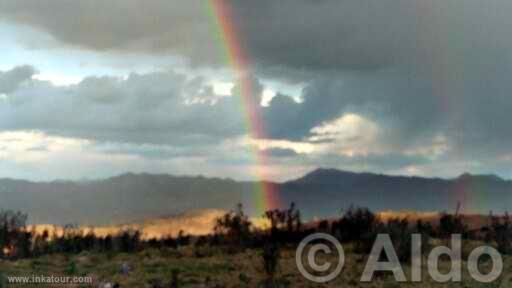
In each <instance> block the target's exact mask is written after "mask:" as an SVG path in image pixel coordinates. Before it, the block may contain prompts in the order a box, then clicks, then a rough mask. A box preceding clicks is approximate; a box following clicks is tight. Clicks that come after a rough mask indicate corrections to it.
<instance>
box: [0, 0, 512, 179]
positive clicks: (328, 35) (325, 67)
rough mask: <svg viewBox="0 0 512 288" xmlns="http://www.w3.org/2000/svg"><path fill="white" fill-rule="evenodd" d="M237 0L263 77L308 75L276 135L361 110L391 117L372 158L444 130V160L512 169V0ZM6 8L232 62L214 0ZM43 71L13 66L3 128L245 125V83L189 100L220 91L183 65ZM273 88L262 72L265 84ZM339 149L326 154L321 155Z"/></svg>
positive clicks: (278, 107)
mask: <svg viewBox="0 0 512 288" xmlns="http://www.w3.org/2000/svg"><path fill="white" fill-rule="evenodd" d="M226 3H228V4H229V5H230V7H231V8H232V11H233V19H231V20H232V23H233V24H234V27H235V28H236V29H237V30H238V32H239V33H238V34H239V35H238V36H239V37H240V43H239V44H240V45H241V47H242V49H243V50H244V51H245V52H247V54H248V57H249V60H250V62H252V63H254V66H255V67H253V68H255V70H256V76H255V77H261V78H267V79H269V78H270V79H271V80H275V79H278V80H283V79H284V80H287V81H301V82H303V83H304V84H305V86H306V88H305V89H304V91H303V93H302V95H301V97H302V102H300V103H298V102H296V101H294V100H293V99H292V98H290V97H288V96H287V95H283V94H278V95H277V96H276V97H275V98H274V99H273V100H272V101H271V102H270V106H269V107H264V108H261V112H262V115H263V120H264V123H265V126H266V131H267V134H268V136H270V137H271V138H273V139H286V140H300V141H309V140H308V139H309V137H311V136H312V133H311V130H312V129H313V128H314V127H317V126H319V125H322V124H324V123H326V122H328V121H332V120H334V119H336V118H339V117H341V116H343V115H344V114H347V113H356V114H358V115H361V116H363V117H365V118H367V119H369V120H370V121H372V122H373V123H376V125H378V127H379V129H380V132H381V134H380V135H379V138H378V145H381V146H385V147H386V148H387V153H388V154H389V155H388V156H386V155H384V156H383V155H381V156H379V157H380V158H378V157H377V156H376V157H377V158H375V159H372V160H371V161H370V162H372V163H375V165H377V166H379V167H381V168H382V169H385V168H386V167H398V166H407V165H413V164H414V163H417V164H418V165H425V162H424V161H423V159H417V158H414V157H418V156H407V157H410V158H407V159H405V160H403V161H402V160H401V161H399V162H400V163H401V164H400V165H398V164H396V163H395V162H394V159H396V158H401V157H398V156H397V155H398V154H400V152H401V151H409V150H414V149H417V148H418V147H419V148H421V147H423V146H428V145H430V144H429V143H431V142H432V139H435V138H436V137H439V136H440V135H441V136H442V137H444V138H443V139H444V141H445V142H446V143H445V144H446V145H447V147H449V149H448V151H447V152H445V154H442V156H438V157H442V158H443V160H444V161H452V162H455V161H460V162H468V161H470V160H471V161H472V162H478V163H481V165H484V166H485V167H489V169H493V168H492V167H497V168H496V169H499V170H500V171H505V170H506V168H505V167H507V165H508V163H510V160H499V159H502V158H503V159H509V158H507V157H508V156H507V155H509V154H510V148H509V147H510V146H511V145H512V133H511V132H510V128H509V126H510V124H509V122H510V116H509V114H510V111H511V110H512V98H511V97H510V96H509V93H510V91H512V84H510V83H512V82H511V81H510V80H509V79H508V78H509V77H510V75H512V38H511V37H509V34H510V32H509V30H510V29H509V27H510V25H509V24H510V23H511V21H510V20H509V18H510V17H509V15H508V14H509V11H511V10H512V9H511V8H512V2H510V1H506V0H491V1H485V2H482V1H479V0H467V1H464V3H460V1H456V0H426V1H408V0H398V1H393V0H382V1H339V0H322V1H311V0H282V1H274V0H260V1H229V2H226ZM55 11H59V13H55ZM98 11H101V13H99V12H98ZM0 19H2V20H6V21H11V22H14V23H21V24H28V25H31V26H32V27H34V28H36V29H39V30H42V31H45V32H47V33H49V34H50V35H52V36H53V37H54V38H55V39H57V40H58V41H60V42H61V43H64V45H73V46H78V47H81V48H83V49H90V50H96V51H114V52H119V53H121V54H122V53H123V52H128V53H132V52H135V53H145V54H152V55H160V54H163V53H164V54H165V53H170V54H176V55H180V56H183V57H186V58H188V59H193V62H194V63H195V64H197V65H199V66H201V67H204V66H209V65H212V64H224V62H223V61H224V59H223V58H222V56H223V55H224V51H222V50H221V49H223V48H222V45H219V42H218V36H219V35H218V34H217V33H218V30H217V28H218V27H215V25H214V21H213V19H212V15H211V10H210V8H209V7H208V6H207V4H206V3H205V1H202V0H190V1H178V0H172V1H164V0H154V1H148V2H147V3H144V6H141V4H140V3H139V1H135V0H124V1H121V0H115V1H99V0H93V1H90V0H89V1H85V0H77V1H50V0H44V1H41V0H19V1H8V0H0ZM33 74H34V71H33V69H32V68H30V67H24V68H17V70H16V69H15V70H12V71H8V72H4V73H0V93H3V94H8V101H0V127H1V128H2V129H4V130H6V129H38V130H43V131H47V132H51V133H56V134H59V135H66V136H73V137H83V138H88V139H96V140H101V141H118V142H133V143H153V144H163V143H165V144H169V143H172V144H173V145H192V146H193V145H200V144H197V143H211V142H213V143H215V142H218V141H220V140H222V139H229V138H232V137H236V136H239V135H241V134H242V133H245V129H244V126H243V125H242V121H243V117H241V115H239V113H241V112H240V111H239V110H240V104H239V103H237V101H236V99H237V98H236V97H235V98H221V99H220V100H218V102H216V104H215V105H211V104H210V103H196V104H194V105H185V104H184V103H183V97H182V96H183V94H187V95H195V96H197V97H208V95H203V94H209V93H210V94H211V91H208V89H203V90H202V92H200V91H199V90H201V89H199V88H204V87H202V86H203V82H204V81H203V80H201V79H200V80H196V81H197V82H195V83H192V82H190V81H189V80H187V79H184V77H183V76H182V75H178V74H175V73H151V74H147V75H136V74H134V75H132V76H130V78H128V79H127V80H120V79H115V78H97V77H90V78H88V79H85V80H84V81H83V82H82V83H80V84H79V85H77V86H73V87H70V88H58V87H53V86H52V85H50V84H48V83H44V82H39V81H32V80H30V78H31V76H32V75H33ZM254 82H255V83H256V82H257V81H256V80H254ZM21 83H24V85H22V86H20V84H21ZM194 87H196V88H194ZM261 89H262V87H261V86H260V85H256V86H255V90H256V92H260V91H261ZM183 91H187V92H186V93H184V92H183ZM235 91H236V89H235ZM278 92H279V91H278ZM202 93H203V94H202ZM254 94H255V95H259V93H254ZM253 100H254V102H257V101H258V100H259V98H258V99H253ZM63 119H64V120H63ZM354 143H356V144H355V145H357V143H358V142H357V141H355V142H354ZM375 145H377V144H375ZM142 153H145V152H144V151H143V152H142ZM149 153H152V152H149ZM393 153H395V154H393ZM278 154H279V153H278ZM400 155H401V154H400ZM506 156H507V157H506ZM402 157H406V156H403V155H402ZM411 157H412V158H411ZM290 158H292V157H290ZM293 158H296V157H293ZM333 159H337V160H336V161H338V160H339V163H349V164H350V163H352V162H350V161H356V160H357V161H359V162H360V163H364V162H365V160H364V159H361V158H356V160H353V159H354V158H350V159H349V158H347V159H339V158H333ZM510 159H512V158H510ZM325 161H327V159H323V160H322V159H318V165H319V166H321V165H322V163H327V162H325ZM368 161H369V160H368ZM397 161H398V160H397ZM431 161H441V160H431ZM497 161H498V162H497ZM499 161H505V162H499ZM503 163H505V164H503ZM438 166H439V165H438ZM485 167H484V168H478V169H482V170H484V169H485Z"/></svg>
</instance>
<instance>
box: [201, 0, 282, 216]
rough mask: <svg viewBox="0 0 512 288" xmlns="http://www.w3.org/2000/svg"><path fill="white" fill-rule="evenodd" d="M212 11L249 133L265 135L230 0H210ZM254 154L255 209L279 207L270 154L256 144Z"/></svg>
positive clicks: (248, 65)
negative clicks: (271, 179)
mask: <svg viewBox="0 0 512 288" xmlns="http://www.w3.org/2000/svg"><path fill="white" fill-rule="evenodd" d="M207 2H208V5H209V9H208V10H209V11H210V14H211V15H212V18H213V20H214V22H215V27H217V29H218V30H219V31H218V32H219V33H217V35H219V40H220V43H221V46H222V49H223V50H224V51H226V61H227V63H229V65H230V67H231V68H232V69H233V71H234V72H235V75H236V79H237V81H238V85H237V86H238V87H239V89H240V91H239V94H240V95H239V96H240V98H241V102H242V105H241V106H242V108H243V113H244V115H245V119H246V124H247V125H246V126H247V130H248V131H249V135H250V137H252V138H254V139H266V138H268V137H265V136H266V135H265V127H264V123H263V121H262V118H261V104H260V103H259V99H260V97H259V95H254V92H255V91H256V89H255V87H254V81H253V80H252V77H250V76H251V65H250V61H249V57H248V56H247V55H246V53H245V51H247V50H246V49H244V47H243V46H242V41H240V39H239V38H238V35H240V34H239V33H238V31H237V29H236V25H235V23H234V21H233V14H232V12H233V11H232V10H231V7H230V5H229V0H207ZM253 156H254V160H255V164H256V171H255V176H256V177H257V179H259V180H260V181H258V183H259V184H257V187H256V193H255V195H256V201H255V203H256V204H255V207H254V208H255V209H256V212H257V213H263V212H265V211H266V210H269V209H274V208H278V207H280V204H281V203H280V201H279V197H278V194H277V191H276V189H275V186H274V185H273V184H272V183H269V182H266V181H264V179H268V178H267V176H268V175H267V173H266V170H265V169H266V167H267V164H268V163H269V162H268V155H266V154H265V152H264V151H262V150H260V149H259V148H257V147H254V148H253Z"/></svg>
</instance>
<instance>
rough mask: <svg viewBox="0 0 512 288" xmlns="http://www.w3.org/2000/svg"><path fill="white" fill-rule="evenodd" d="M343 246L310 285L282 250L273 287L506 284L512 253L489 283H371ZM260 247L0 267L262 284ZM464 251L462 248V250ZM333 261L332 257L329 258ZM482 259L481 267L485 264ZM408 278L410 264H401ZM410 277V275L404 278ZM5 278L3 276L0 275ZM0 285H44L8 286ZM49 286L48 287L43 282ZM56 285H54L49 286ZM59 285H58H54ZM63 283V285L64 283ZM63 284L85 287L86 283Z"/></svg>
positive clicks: (159, 283) (19, 271)
mask: <svg viewBox="0 0 512 288" xmlns="http://www.w3.org/2000/svg"><path fill="white" fill-rule="evenodd" d="M465 244H467V248H471V247H476V246H477V245H478V244H479V243H474V242H471V243H465ZM350 249H351V247H350V245H349V246H347V247H345V250H346V253H347V257H346V263H345V268H344V270H343V272H342V273H341V275H340V276H339V277H337V278H336V280H335V281H332V282H331V283H329V284H314V283H311V282H308V281H307V280H306V279H304V278H303V277H302V276H301V275H300V273H299V272H298V270H297V268H296V264H295V250H294V249H292V248H286V249H283V250H282V252H281V261H280V264H279V267H278V272H277V275H276V279H279V281H281V283H284V284H283V285H285V286H278V287H375V288H377V287H378V288H380V287H382V288H393V287H466V288H477V287H478V288H479V287H481V288H484V287H491V288H492V287H511V286H512V282H511V280H510V279H511V277H512V273H510V269H507V268H510V267H512V258H510V257H505V258H504V265H505V273H504V275H503V276H502V277H501V278H500V279H499V280H498V281H496V282H495V283H492V284H480V283H477V282H476V281H474V280H473V279H471V278H470V277H469V275H468V273H467V270H466V269H465V262H464V264H463V267H464V268H463V282H462V283H451V284H438V283H435V282H433V281H432V280H431V279H429V276H428V273H427V270H426V268H425V269H423V277H422V278H423V282H422V283H415V284H413V283H400V284H399V283H396V282H395V281H394V279H393V277H392V274H389V275H387V274H385V275H380V276H379V277H376V278H375V281H373V282H372V283H360V282H359V278H360V275H361V274H362V271H363V269H364V265H365V262H366V261H365V256H363V255H358V254H355V253H353V252H351V251H350ZM260 254H261V252H260V251H258V250H252V249H249V250H246V251H245V252H240V253H235V254H229V253H225V251H223V250H221V249H218V248H207V247H204V248H203V249H202V250H201V251H197V249H196V248H193V247H191V246H189V247H182V248H178V249H167V248H166V249H161V250H155V249H148V250H145V251H142V252H138V253H133V254H126V253H117V254H109V253H106V254H99V253H89V252H83V253H81V254H78V255H65V254H58V255H47V256H42V257H39V258H35V259H26V260H19V261H15V262H10V261H1V262H0V271H2V273H3V276H4V278H5V276H27V275H61V276H90V277H92V278H93V280H94V283H95V284H94V286H93V287H98V285H100V283H102V282H111V283H118V284H120V287H134V288H141V287H174V286H169V285H170V284H169V283H170V282H171V279H172V278H173V273H176V271H179V272H178V273H177V275H178V286H177V287H262V286H260V283H262V281H264V280H265V279H266V276H265V273H264V269H263V261H262V258H261V255H260ZM464 254H467V251H466V250H463V257H464ZM330 260H332V261H334V259H330ZM486 265H487V264H483V266H482V267H484V268H483V270H485V266H486ZM123 266H125V267H126V266H127V267H129V272H127V273H126V274H124V273H122V270H123V269H122V267H123ZM440 267H441V270H443V269H447V267H448V263H447V262H442V263H441V265H440ZM404 271H405V273H406V275H407V277H409V273H410V267H409V266H407V265H404ZM408 279H410V278H408ZM4 280H5V279H4ZM1 287H45V286H43V285H38V286H24V285H12V284H11V286H1ZM46 287H51V286H46ZM54 287H56V286H54ZM59 287H62V286H59ZM65 287H68V286H65ZM69 287H91V286H87V285H82V286H72V285H70V286H69Z"/></svg>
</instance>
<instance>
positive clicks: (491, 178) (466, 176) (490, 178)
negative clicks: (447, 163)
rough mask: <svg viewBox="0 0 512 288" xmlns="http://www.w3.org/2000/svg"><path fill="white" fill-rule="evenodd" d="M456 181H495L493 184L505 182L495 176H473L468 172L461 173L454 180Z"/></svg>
mask: <svg viewBox="0 0 512 288" xmlns="http://www.w3.org/2000/svg"><path fill="white" fill-rule="evenodd" d="M456 180H458V181H468V180H488V181H495V182H501V181H505V180H504V179H503V178H501V177H500V176H498V175H496V174H480V175H475V174H471V173H469V172H465V173H462V174H461V175H460V176H459V177H457V178H456Z"/></svg>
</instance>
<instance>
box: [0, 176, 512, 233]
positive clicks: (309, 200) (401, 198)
mask: <svg viewBox="0 0 512 288" xmlns="http://www.w3.org/2000/svg"><path fill="white" fill-rule="evenodd" d="M267 184H268V185H272V186H274V187H275V190H276V191H277V192H276V193H277V195H276V196H277V198H278V199H280V201H279V202H280V203H281V206H282V207H283V208H284V207H287V206H288V205H289V204H290V203H291V202H295V203H296V204H297V207H298V208H299V209H300V210H301V212H302V215H303V217H304V218H306V219H313V218H315V217H331V216H335V215H340V214H341V213H342V212H343V211H344V210H346V209H347V208H348V207H350V206H351V205H356V206H365V207H369V208H370V209H372V210H374V211H386V210H394V211H404V210H408V211H448V212H454V210H455V209H456V207H457V206H458V204H459V203H460V207H461V210H462V212H466V213H482V214H487V213H489V211H493V212H495V213H502V212H505V211H507V210H509V208H510V207H509V206H510V205H512V181H509V180H504V179H502V178H500V177H498V176H495V175H471V174H468V173H465V174H462V175H461V176H460V177H457V178H453V179H441V178H422V177H406V176H390V175H382V174H374V173H355V172H349V171H341V170H336V169H317V170H314V171H312V172H310V173H308V174H306V175H304V176H303V177H301V178H298V179H294V180H291V181H287V182H282V183H271V182H268V183H267ZM257 187H260V185H259V183H257V182H242V181H235V180H231V179H220V178H207V177H203V176H196V177H189V176H173V175H166V174H159V175H156V174H133V173H128V174H123V175H120V176H116V177H112V178H108V179H104V180H93V181H53V182H31V181H25V180H13V179H0V209H4V210H5V209H10V210H18V211H22V212H24V213H28V214H29V222H30V223H31V224H42V223H44V224H57V225H65V224H77V225H112V224H122V223H130V222H134V221H141V220H145V219H153V218H160V217H166V216H175V215H180V214H182V213H186V212H188V211H195V210H202V209H221V210H229V209H232V208H234V207H235V206H236V204H237V203H242V204H243V205H244V207H245V209H246V211H247V212H248V214H250V215H252V216H260V215H261V213H262V211H256V210H255V209H254V208H253V205H252V203H254V201H255V199H257V198H256V197H260V196H259V195H258V193H261V192H260V191H258V188H257ZM268 208H272V207H268Z"/></svg>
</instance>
